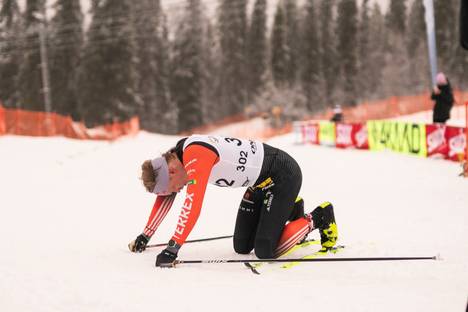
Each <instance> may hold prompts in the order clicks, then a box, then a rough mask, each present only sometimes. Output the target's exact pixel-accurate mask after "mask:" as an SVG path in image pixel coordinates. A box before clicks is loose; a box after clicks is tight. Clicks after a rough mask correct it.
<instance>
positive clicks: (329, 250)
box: [281, 245, 345, 269]
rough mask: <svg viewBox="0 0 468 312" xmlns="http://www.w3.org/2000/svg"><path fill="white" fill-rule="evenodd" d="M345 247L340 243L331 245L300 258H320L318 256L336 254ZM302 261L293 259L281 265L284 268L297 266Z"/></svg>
mask: <svg viewBox="0 0 468 312" xmlns="http://www.w3.org/2000/svg"><path fill="white" fill-rule="evenodd" d="M344 248H345V246H343V245H338V246H335V247H331V248H322V249H320V250H318V251H316V252H314V253H312V254H310V255H306V256H304V257H301V258H300V259H315V258H318V257H324V256H327V255H330V254H336V253H338V252H339V251H341V250H343V249H344ZM300 263H301V262H299V261H291V262H288V263H285V264H283V265H282V266H281V268H282V269H290V268H292V267H295V266H296V265H298V264H300Z"/></svg>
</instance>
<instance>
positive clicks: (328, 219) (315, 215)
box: [310, 202, 338, 249]
mask: <svg viewBox="0 0 468 312" xmlns="http://www.w3.org/2000/svg"><path fill="white" fill-rule="evenodd" d="M310 215H311V218H312V221H313V226H314V228H315V229H317V228H318V229H319V231H320V243H321V244H322V249H330V248H332V247H333V246H335V245H336V241H337V240H338V228H337V226H336V221H335V214H334V212H333V205H332V204H331V203H330V202H324V203H323V204H321V205H319V206H318V207H317V208H315V209H314V211H312V212H311V213H310Z"/></svg>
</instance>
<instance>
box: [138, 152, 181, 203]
mask: <svg viewBox="0 0 468 312" xmlns="http://www.w3.org/2000/svg"><path fill="white" fill-rule="evenodd" d="M141 169H142V173H141V180H142V181H143V185H144V187H145V188H146V190H147V191H148V192H151V193H155V194H157V195H169V194H171V193H174V192H178V191H180V190H181V189H182V188H183V187H184V185H185V184H186V183H187V174H186V172H185V169H184V166H183V165H182V163H181V162H180V160H179V159H178V158H177V156H176V154H175V153H174V152H172V151H169V152H167V153H164V154H163V155H162V156H161V157H157V158H155V159H153V160H146V161H145V162H143V164H142V166H141Z"/></svg>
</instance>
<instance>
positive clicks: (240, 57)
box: [218, 0, 247, 115]
mask: <svg viewBox="0 0 468 312" xmlns="http://www.w3.org/2000/svg"><path fill="white" fill-rule="evenodd" d="M218 23H219V26H218V27H219V32H220V48H221V64H220V66H221V77H220V79H221V86H220V87H221V99H220V100H221V103H222V106H221V107H220V110H222V111H223V112H222V113H223V115H233V114H237V113H240V112H242V111H243V110H244V107H245V105H246V102H247V92H246V81H247V68H246V67H247V65H246V64H247V63H246V57H245V55H246V30H247V0H237V1H232V0H222V1H221V4H220V7H219V14H218Z"/></svg>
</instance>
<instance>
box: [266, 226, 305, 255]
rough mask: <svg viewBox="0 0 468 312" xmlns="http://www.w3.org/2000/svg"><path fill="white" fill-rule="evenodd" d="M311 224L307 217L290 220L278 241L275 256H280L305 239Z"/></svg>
mask: <svg viewBox="0 0 468 312" xmlns="http://www.w3.org/2000/svg"><path fill="white" fill-rule="evenodd" d="M310 230H311V226H310V224H309V222H308V221H307V219H306V218H300V219H297V220H295V221H292V222H289V223H288V224H287V225H286V226H285V227H284V230H283V233H281V238H280V240H279V242H278V247H276V250H275V256H277V257H279V256H281V255H282V254H284V253H285V252H287V251H288V250H289V249H291V248H292V247H294V246H295V245H296V244H297V243H299V242H300V241H301V240H303V239H304V237H305V236H306V235H307V234H309V232H310Z"/></svg>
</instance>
